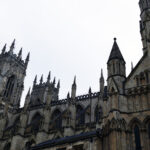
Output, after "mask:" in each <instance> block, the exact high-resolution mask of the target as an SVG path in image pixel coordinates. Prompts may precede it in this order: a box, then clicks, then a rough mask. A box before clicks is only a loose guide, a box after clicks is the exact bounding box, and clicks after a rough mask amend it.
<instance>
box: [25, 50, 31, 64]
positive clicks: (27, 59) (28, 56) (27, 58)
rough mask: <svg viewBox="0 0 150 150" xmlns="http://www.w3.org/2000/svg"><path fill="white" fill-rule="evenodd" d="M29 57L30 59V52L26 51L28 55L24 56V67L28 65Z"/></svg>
mask: <svg viewBox="0 0 150 150" xmlns="http://www.w3.org/2000/svg"><path fill="white" fill-rule="evenodd" d="M29 59H30V52H29V53H28V55H27V57H26V60H25V65H26V67H27V66H28V63H29Z"/></svg>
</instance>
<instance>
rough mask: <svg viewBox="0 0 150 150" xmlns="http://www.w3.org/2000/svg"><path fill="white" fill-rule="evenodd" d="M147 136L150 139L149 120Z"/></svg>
mask: <svg viewBox="0 0 150 150" xmlns="http://www.w3.org/2000/svg"><path fill="white" fill-rule="evenodd" d="M148 137H149V139H150V122H149V124H148Z"/></svg>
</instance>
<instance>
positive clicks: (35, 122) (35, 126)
mask: <svg viewBox="0 0 150 150" xmlns="http://www.w3.org/2000/svg"><path fill="white" fill-rule="evenodd" d="M41 121H42V116H41V115H40V114H36V115H35V116H34V117H33V119H32V121H31V126H32V132H34V133H37V132H38V131H39V129H40V126H41Z"/></svg>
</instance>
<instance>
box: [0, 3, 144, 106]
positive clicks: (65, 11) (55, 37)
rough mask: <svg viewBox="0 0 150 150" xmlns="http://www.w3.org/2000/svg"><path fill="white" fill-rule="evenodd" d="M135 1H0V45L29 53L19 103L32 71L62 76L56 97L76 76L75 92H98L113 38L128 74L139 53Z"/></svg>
mask: <svg viewBox="0 0 150 150" xmlns="http://www.w3.org/2000/svg"><path fill="white" fill-rule="evenodd" d="M139 16H140V10H139V6H138V0H125V1H123V0H0V47H1V48H2V47H3V45H4V44H5V43H7V44H8V45H7V48H8V49H9V46H10V44H11V42H12V41H13V39H14V38H16V49H15V53H18V51H19V49H20V48H21V47H23V58H25V57H26V55H27V53H28V52H30V53H31V57H30V62H29V66H28V70H27V77H26V79H25V90H24V92H23V98H22V104H23V102H24V97H25V95H26V92H27V90H28V88H29V86H31V87H32V82H33V80H34V77H35V75H36V74H37V75H38V80H39V78H40V76H41V74H43V75H44V80H46V78H47V74H48V72H49V70H51V73H52V79H53V77H54V76H56V79H57V80H58V79H60V81H61V88H60V98H65V97H66V95H67V92H68V91H70V90H71V84H72V82H73V78H74V75H76V76H77V95H80V94H86V93H87V92H88V88H89V86H91V87H92V91H93V92H96V91H98V90H99V77H100V70H101V68H103V70H104V76H105V79H106V78H107V65H106V62H107V59H108V57H109V54H110V50H111V48H112V44H113V38H114V37H117V42H118V45H119V47H120V49H121V51H122V54H123V56H124V58H125V60H126V63H127V64H126V67H127V75H128V74H129V72H130V71H131V61H133V63H134V65H136V63H137V62H138V60H139V59H140V57H141V56H142V44H141V37H140V32H139V20H140V17H139Z"/></svg>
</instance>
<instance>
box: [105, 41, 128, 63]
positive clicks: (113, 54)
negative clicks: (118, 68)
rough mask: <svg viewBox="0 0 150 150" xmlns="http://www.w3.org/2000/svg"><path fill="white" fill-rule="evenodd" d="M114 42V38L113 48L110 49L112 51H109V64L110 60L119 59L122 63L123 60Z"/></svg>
mask: <svg viewBox="0 0 150 150" xmlns="http://www.w3.org/2000/svg"><path fill="white" fill-rule="evenodd" d="M116 40H117V39H116V38H114V44H113V47H112V50H111V53H110V56H109V59H108V62H109V61H110V60H112V59H120V60H122V61H124V58H123V56H122V54H121V51H120V49H119V46H118V44H117V42H116ZM108 62H107V63H108ZM124 62H125V61H124Z"/></svg>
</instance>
